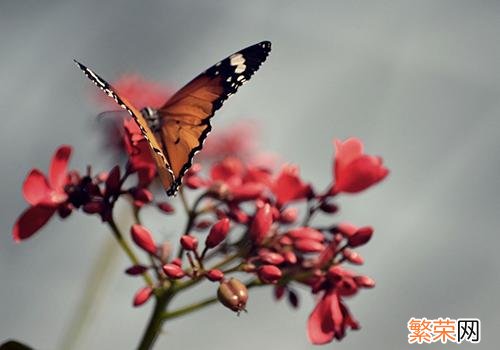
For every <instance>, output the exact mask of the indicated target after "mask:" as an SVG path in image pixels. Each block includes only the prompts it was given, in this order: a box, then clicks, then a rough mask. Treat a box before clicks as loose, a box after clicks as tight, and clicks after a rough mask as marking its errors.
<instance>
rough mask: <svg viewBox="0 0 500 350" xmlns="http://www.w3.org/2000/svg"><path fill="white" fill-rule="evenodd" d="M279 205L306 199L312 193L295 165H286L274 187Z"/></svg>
mask: <svg viewBox="0 0 500 350" xmlns="http://www.w3.org/2000/svg"><path fill="white" fill-rule="evenodd" d="M272 191H273V193H274V194H275V196H276V201H277V202H278V205H279V206H281V205H283V204H285V203H286V202H289V201H293V200H297V199H302V198H306V197H307V196H308V195H309V193H310V192H311V188H310V186H309V185H308V184H306V183H304V182H303V181H302V180H301V178H300V177H299V168H298V167H296V166H294V165H285V166H283V169H282V170H281V172H280V174H279V175H278V178H277V179H276V181H275V182H274V184H273V186H272Z"/></svg>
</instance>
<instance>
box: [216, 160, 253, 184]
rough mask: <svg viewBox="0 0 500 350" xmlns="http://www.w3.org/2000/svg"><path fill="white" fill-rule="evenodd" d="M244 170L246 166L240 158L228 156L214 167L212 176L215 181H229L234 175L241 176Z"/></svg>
mask: <svg viewBox="0 0 500 350" xmlns="http://www.w3.org/2000/svg"><path fill="white" fill-rule="evenodd" d="M244 170H245V166H244V165H243V163H242V162H241V161H240V160H239V159H238V158H235V157H228V158H225V159H224V160H223V161H222V162H220V163H217V164H215V165H214V166H213V167H212V169H211V170H210V176H211V178H212V180H214V181H218V180H220V181H228V180H229V179H231V178H233V177H236V178H240V177H241V176H242V175H243V172H244ZM240 181H241V179H240Z"/></svg>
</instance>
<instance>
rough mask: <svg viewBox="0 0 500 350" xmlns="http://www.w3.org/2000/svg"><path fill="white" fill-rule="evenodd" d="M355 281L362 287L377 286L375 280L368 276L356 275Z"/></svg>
mask: <svg viewBox="0 0 500 350" xmlns="http://www.w3.org/2000/svg"><path fill="white" fill-rule="evenodd" d="M354 282H356V284H357V285H358V287H361V288H373V287H375V281H374V280H373V279H371V278H370V277H368V276H356V277H354Z"/></svg>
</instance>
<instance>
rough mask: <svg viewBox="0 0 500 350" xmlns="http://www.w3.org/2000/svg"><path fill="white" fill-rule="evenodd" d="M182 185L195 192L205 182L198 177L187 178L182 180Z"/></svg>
mask: <svg viewBox="0 0 500 350" xmlns="http://www.w3.org/2000/svg"><path fill="white" fill-rule="evenodd" d="M184 185H186V186H187V187H188V188H190V189H192V190H196V189H198V188H200V187H203V186H204V185H205V181H203V179H202V178H201V177H199V176H196V175H194V176H189V177H187V178H186V179H185V180H184Z"/></svg>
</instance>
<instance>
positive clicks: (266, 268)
mask: <svg viewBox="0 0 500 350" xmlns="http://www.w3.org/2000/svg"><path fill="white" fill-rule="evenodd" d="M257 274H258V275H259V278H260V280H261V281H262V282H264V283H276V282H278V280H279V279H280V278H281V276H282V275H283V274H282V273H281V270H280V269H279V268H277V267H276V266H274V265H262V266H261V267H259V268H258V270H257Z"/></svg>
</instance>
